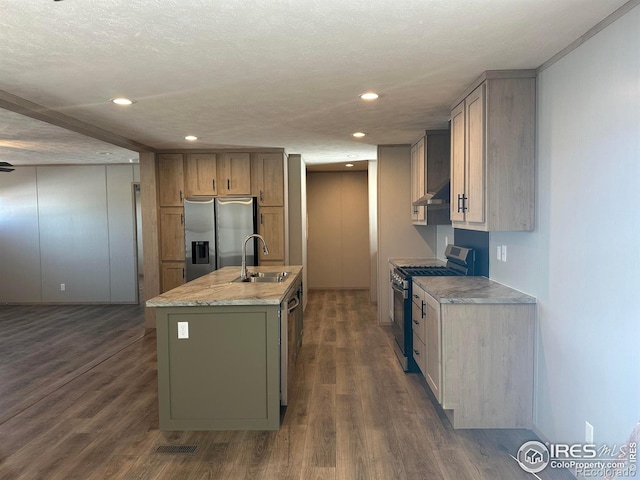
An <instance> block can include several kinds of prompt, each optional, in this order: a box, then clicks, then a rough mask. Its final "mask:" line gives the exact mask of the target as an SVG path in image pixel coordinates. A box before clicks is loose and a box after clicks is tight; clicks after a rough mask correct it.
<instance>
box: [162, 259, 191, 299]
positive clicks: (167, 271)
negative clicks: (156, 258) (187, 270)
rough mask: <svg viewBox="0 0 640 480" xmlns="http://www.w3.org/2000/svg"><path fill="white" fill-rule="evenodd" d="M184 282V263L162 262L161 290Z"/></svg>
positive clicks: (164, 290) (163, 290) (166, 289)
mask: <svg viewBox="0 0 640 480" xmlns="http://www.w3.org/2000/svg"><path fill="white" fill-rule="evenodd" d="M184 282H185V276H184V263H163V264H162V292H163V293H164V292H167V291H169V290H171V289H173V288H176V287H179V286H180V285H182V284H183V283H184Z"/></svg>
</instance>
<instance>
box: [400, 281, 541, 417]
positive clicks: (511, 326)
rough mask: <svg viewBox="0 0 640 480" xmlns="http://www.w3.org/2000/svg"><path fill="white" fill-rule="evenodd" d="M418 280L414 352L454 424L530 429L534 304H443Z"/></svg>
mask: <svg viewBox="0 0 640 480" xmlns="http://www.w3.org/2000/svg"><path fill="white" fill-rule="evenodd" d="M416 286H418V285H417V284H416V283H414V284H413V291H414V293H415V292H416V291H418V292H419V293H418V296H421V297H422V298H420V299H419V303H416V300H417V299H415V298H414V299H413V300H414V305H413V306H414V313H413V315H412V317H413V318H412V319H413V320H414V321H413V344H414V347H413V348H414V352H413V353H414V359H415V360H416V363H417V364H418V367H419V368H420V371H421V372H422V373H423V375H424V377H425V379H426V381H427V384H428V385H429V388H430V389H431V391H432V392H433V394H434V396H435V397H436V399H437V400H438V402H439V403H440V405H441V406H442V408H443V409H444V411H445V413H446V414H447V416H448V417H449V419H450V420H451V423H452V424H453V427H454V428H530V427H531V424H532V414H533V345H534V340H533V336H534V321H535V312H536V305H535V304H532V303H512V304H508V303H439V302H438V301H437V300H436V299H435V298H433V297H432V296H431V295H429V293H427V292H426V291H424V290H422V289H420V288H419V286H418V289H416Z"/></svg>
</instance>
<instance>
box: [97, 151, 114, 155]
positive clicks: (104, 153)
mask: <svg viewBox="0 0 640 480" xmlns="http://www.w3.org/2000/svg"><path fill="white" fill-rule="evenodd" d="M98 155H111V152H98Z"/></svg>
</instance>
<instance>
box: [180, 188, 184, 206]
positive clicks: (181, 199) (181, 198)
mask: <svg viewBox="0 0 640 480" xmlns="http://www.w3.org/2000/svg"><path fill="white" fill-rule="evenodd" d="M183 200H184V198H183V197H182V190H180V203H182V201H183Z"/></svg>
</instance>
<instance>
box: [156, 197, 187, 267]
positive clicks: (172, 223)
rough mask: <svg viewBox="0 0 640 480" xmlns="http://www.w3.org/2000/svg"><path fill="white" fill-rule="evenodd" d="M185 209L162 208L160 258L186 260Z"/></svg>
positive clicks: (165, 260)
mask: <svg viewBox="0 0 640 480" xmlns="http://www.w3.org/2000/svg"><path fill="white" fill-rule="evenodd" d="M184 257H185V246H184V209H182V208H179V207H162V208H160V259H161V260H162V261H163V262H167V261H184Z"/></svg>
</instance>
